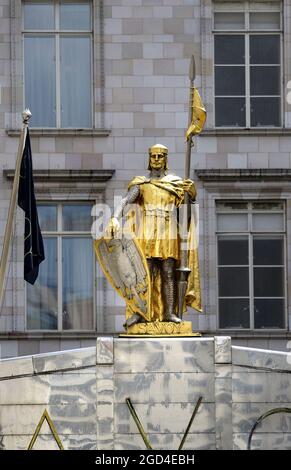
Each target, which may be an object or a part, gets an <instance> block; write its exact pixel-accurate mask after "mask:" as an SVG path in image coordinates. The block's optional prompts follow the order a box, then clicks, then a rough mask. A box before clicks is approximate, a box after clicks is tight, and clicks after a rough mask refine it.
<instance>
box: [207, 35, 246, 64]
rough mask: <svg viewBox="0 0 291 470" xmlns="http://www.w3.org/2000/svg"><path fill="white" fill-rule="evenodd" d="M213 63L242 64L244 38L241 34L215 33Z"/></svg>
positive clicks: (243, 61) (243, 59) (243, 58)
mask: <svg viewBox="0 0 291 470" xmlns="http://www.w3.org/2000/svg"><path fill="white" fill-rule="evenodd" d="M214 51H215V64H222V65H225V64H244V63H245V38H244V36H243V35H237V34H236V35H234V34H228V35H227V36H226V35H216V36H215V37H214Z"/></svg>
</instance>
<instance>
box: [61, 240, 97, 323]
mask: <svg viewBox="0 0 291 470" xmlns="http://www.w3.org/2000/svg"><path fill="white" fill-rule="evenodd" d="M92 245H93V244H92V240H91V238H76V237H74V238H63V240H62V247H63V329H64V330H92V329H93V262H92V260H93V250H92Z"/></svg>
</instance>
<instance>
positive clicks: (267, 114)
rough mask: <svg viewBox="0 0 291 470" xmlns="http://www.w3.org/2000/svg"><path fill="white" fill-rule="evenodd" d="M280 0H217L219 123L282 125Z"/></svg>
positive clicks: (217, 110) (216, 67)
mask: <svg viewBox="0 0 291 470" xmlns="http://www.w3.org/2000/svg"><path fill="white" fill-rule="evenodd" d="M280 8H281V3H280V2H253V1H250V2H248V1H245V2H237V3H229V2H223V3H221V4H220V3H218V2H217V3H215V4H214V63H215V65H214V80H215V125H216V126H217V127H227V126H231V127H234V126H237V127H278V126H281V65H280V64H281V40H282V38H281V10H280Z"/></svg>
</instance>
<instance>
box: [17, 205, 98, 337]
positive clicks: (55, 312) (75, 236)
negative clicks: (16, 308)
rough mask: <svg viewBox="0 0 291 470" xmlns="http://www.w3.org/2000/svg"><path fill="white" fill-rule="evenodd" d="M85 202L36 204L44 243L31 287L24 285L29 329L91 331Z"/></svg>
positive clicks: (89, 252)
mask: <svg viewBox="0 0 291 470" xmlns="http://www.w3.org/2000/svg"><path fill="white" fill-rule="evenodd" d="M91 209H92V206H91V205H90V204H77V203H70V204H69V203H63V204H41V205H39V206H38V215H39V220H40V226H41V230H42V234H43V238H44V245H45V256H46V258H45V261H43V262H42V263H41V264H40V270H39V275H38V278H37V281H36V283H35V284H34V285H33V286H31V285H30V284H27V302H26V309H27V329H28V330H93V329H94V328H95V325H94V276H95V256H94V253H93V247H92V245H93V243H92V237H91V225H92V217H91Z"/></svg>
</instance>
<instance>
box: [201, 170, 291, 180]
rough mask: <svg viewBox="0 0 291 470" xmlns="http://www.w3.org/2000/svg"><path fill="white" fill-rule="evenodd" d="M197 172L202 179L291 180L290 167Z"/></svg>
mask: <svg viewBox="0 0 291 470" xmlns="http://www.w3.org/2000/svg"><path fill="white" fill-rule="evenodd" d="M195 174H196V175H197V176H198V178H199V179H200V180H202V181H238V180H239V181H258V180H260V181H262V180H265V181H282V180H283V181H291V169H289V168H286V169H285V168H278V169H269V168H260V169H225V170H220V169H211V170H206V169H201V170H195Z"/></svg>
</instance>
